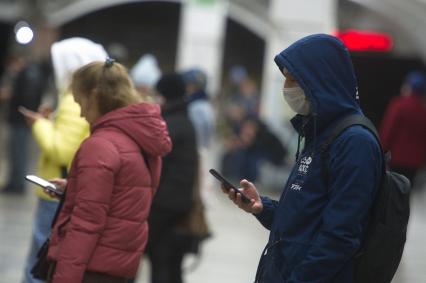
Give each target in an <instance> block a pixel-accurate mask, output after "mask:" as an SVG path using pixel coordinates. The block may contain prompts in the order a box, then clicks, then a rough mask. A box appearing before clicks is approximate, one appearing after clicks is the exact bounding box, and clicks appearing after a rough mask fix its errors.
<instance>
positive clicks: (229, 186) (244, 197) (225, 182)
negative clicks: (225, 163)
mask: <svg viewBox="0 0 426 283" xmlns="http://www.w3.org/2000/svg"><path fill="white" fill-rule="evenodd" d="M209 172H210V174H212V175H213V176H214V177H215V178H216V179H218V180H219V181H220V182H221V183H222V185H223V186H224V187H225V189H226V190H228V191H229V190H231V189H232V190H235V192H237V193H239V194H240V195H241V200H242V201H243V202H244V203H250V202H251V201H250V198H249V197H248V196H247V195H245V194H244V193H243V192H242V191H241V190H239V189H237V187H235V186H234V185H232V184H231V183H230V182H229V181H228V180H226V179H225V178H224V177H223V176H222V175H220V174H219V172H217V171H216V170H214V169H210V170H209Z"/></svg>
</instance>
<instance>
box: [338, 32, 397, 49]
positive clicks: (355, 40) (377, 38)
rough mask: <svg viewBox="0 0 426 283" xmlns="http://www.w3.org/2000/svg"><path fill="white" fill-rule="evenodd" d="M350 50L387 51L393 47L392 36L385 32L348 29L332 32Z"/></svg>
mask: <svg viewBox="0 0 426 283" xmlns="http://www.w3.org/2000/svg"><path fill="white" fill-rule="evenodd" d="M334 35H335V36H336V37H337V38H339V39H340V40H342V41H343V43H344V44H345V45H346V47H347V48H348V49H349V50H350V51H379V52H389V51H390V50H391V49H392V47H393V40H392V37H391V36H390V35H388V34H386V33H379V32H373V31H364V30H355V29H349V30H346V31H343V32H341V31H337V32H335V34H334Z"/></svg>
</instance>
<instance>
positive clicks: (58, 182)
mask: <svg viewBox="0 0 426 283" xmlns="http://www.w3.org/2000/svg"><path fill="white" fill-rule="evenodd" d="M49 182H50V183H52V184H54V185H55V187H56V189H57V190H58V191H61V192H65V189H66V187H67V183H68V182H67V179H59V178H55V179H51V180H49ZM43 191H44V192H45V193H46V194H48V195H49V196H51V197H52V198H57V199H60V198H61V195H58V194H56V193H55V192H53V191H50V190H48V189H43Z"/></svg>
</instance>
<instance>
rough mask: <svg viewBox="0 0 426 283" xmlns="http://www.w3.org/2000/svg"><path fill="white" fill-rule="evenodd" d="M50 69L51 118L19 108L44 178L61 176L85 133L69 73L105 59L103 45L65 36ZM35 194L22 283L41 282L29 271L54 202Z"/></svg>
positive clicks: (46, 232) (56, 45) (46, 231)
mask: <svg viewBox="0 0 426 283" xmlns="http://www.w3.org/2000/svg"><path fill="white" fill-rule="evenodd" d="M51 56H52V63H53V69H54V72H55V81H56V87H57V89H58V93H59V102H58V108H57V111H56V115H55V117H54V119H53V120H50V119H47V118H44V117H43V116H42V115H41V114H40V113H36V112H33V111H30V110H28V109H21V113H22V114H23V115H24V116H25V117H26V119H27V122H28V123H29V124H30V126H31V128H32V133H33V135H34V137H35V140H36V142H37V144H38V146H39V147H40V152H41V155H40V158H39V161H38V165H37V174H38V175H39V176H40V177H42V178H44V179H54V178H64V177H65V175H66V172H67V168H68V167H69V165H70V163H71V161H72V159H73V157H74V154H75V152H76V151H77V149H78V148H79V146H80V144H81V142H82V141H83V140H84V139H85V138H86V137H87V136H88V135H89V124H88V123H87V122H86V120H85V119H84V118H82V117H80V107H79V105H78V104H77V103H76V102H75V101H74V98H73V96H72V94H71V93H70V92H69V91H68V85H69V82H70V79H71V75H72V73H73V72H74V71H75V70H76V69H78V68H79V67H81V66H83V65H86V64H88V63H90V62H94V61H105V59H106V58H107V53H106V52H105V49H104V48H103V47H102V46H101V45H99V44H96V43H94V42H92V41H90V40H88V39H85V38H77V37H76V38H69V39H65V40H62V41H59V42H56V43H54V44H53V45H52V47H51ZM36 193H37V196H38V197H39V200H38V203H37V209H36V213H35V215H34V220H33V233H32V243H31V248H30V251H29V255H28V259H27V263H26V267H25V271H24V279H23V283H42V281H40V280H37V279H34V278H33V277H32V275H31V272H30V271H31V268H32V267H33V265H34V263H35V261H36V256H37V251H38V250H39V249H40V247H41V245H42V244H43V243H44V241H45V240H46V239H47V237H49V233H50V230H51V222H52V220H53V217H54V215H55V212H56V209H57V206H58V202H57V200H56V199H53V198H50V197H49V196H48V195H47V194H46V193H44V192H43V190H42V189H41V188H40V189H37V191H36Z"/></svg>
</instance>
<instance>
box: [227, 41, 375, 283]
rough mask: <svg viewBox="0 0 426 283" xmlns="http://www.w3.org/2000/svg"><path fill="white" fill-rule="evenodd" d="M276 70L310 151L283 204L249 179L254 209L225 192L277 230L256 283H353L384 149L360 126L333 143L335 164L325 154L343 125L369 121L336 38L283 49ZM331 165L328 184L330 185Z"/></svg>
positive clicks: (301, 158)
mask: <svg viewBox="0 0 426 283" xmlns="http://www.w3.org/2000/svg"><path fill="white" fill-rule="evenodd" d="M275 62H276V64H277V66H278V68H279V70H280V72H281V73H282V74H283V76H284V77H285V81H284V86H283V93H282V95H283V96H284V99H285V101H286V102H287V104H288V105H289V107H290V108H291V109H292V110H293V111H294V112H296V113H297V115H296V116H295V117H294V118H293V119H292V124H293V126H294V128H295V129H296V130H297V132H298V133H299V135H300V137H303V138H304V139H305V142H304V148H303V150H302V151H301V152H300V151H299V149H298V150H297V151H298V152H297V154H296V156H297V157H296V163H295V165H294V167H293V169H292V172H291V174H290V176H289V178H288V180H287V182H286V184H285V187H284V190H283V192H282V195H281V197H280V200H279V201H276V200H272V199H270V198H268V197H264V196H262V197H260V195H259V193H258V191H257V189H256V187H255V186H254V184H253V183H251V182H249V181H247V180H246V179H243V180H241V181H240V185H241V186H242V190H243V192H244V193H245V194H246V195H247V196H248V197H250V198H251V202H250V203H243V202H242V201H241V195H240V194H236V192H235V191H234V190H229V191H225V190H224V192H225V193H227V194H228V196H229V198H230V199H231V200H233V202H234V203H235V204H236V205H238V206H239V207H240V208H241V209H243V210H244V211H246V212H248V213H251V214H253V215H254V216H255V217H256V218H257V219H258V220H259V222H260V223H261V224H262V225H263V226H264V227H265V228H266V229H268V230H270V234H269V239H268V243H267V245H266V247H265V250H264V252H262V255H261V258H260V262H259V265H258V269H257V274H256V279H255V282H265V283H266V282H267V283H270V282H287V283H296V282H297V283H300V282H329V283H353V282H354V267H355V259H354V255H355V254H356V253H357V251H359V248H360V246H361V243H362V240H363V238H364V234H365V231H366V228H367V224H368V220H369V214H370V209H371V207H372V205H373V200H374V197H375V195H376V192H377V189H378V187H379V185H380V181H381V176H382V172H383V171H382V169H383V167H382V165H383V164H382V153H381V148H380V145H379V142H378V141H377V139H376V138H375V137H374V135H373V134H372V133H371V132H370V131H369V130H367V129H366V128H364V127H363V126H360V125H352V126H350V127H348V128H346V129H345V130H344V131H343V132H342V133H341V134H340V135H339V136H338V137H337V138H336V139H334V141H333V142H332V143H331V144H330V145H329V147H328V148H329V149H328V151H327V152H328V155H329V158H326V157H324V155H323V154H322V151H321V150H322V148H323V146H324V145H325V144H326V143H327V142H328V139H329V137H330V134H331V133H332V132H333V130H334V129H335V126H336V125H338V123H339V122H341V121H342V120H343V119H344V118H346V117H348V116H350V115H360V116H362V115H363V113H362V110H361V108H360V105H359V98H358V88H357V81H356V77H355V73H354V69H353V65H352V61H351V58H350V55H349V52H348V50H347V48H346V47H345V46H344V45H343V43H342V42H341V41H340V40H338V39H337V38H335V37H333V36H330V35H326V34H315V35H310V36H307V37H304V38H302V39H300V40H298V41H296V42H295V43H293V44H292V45H290V46H289V47H288V48H286V49H284V50H283V51H282V52H281V53H279V54H278V55H277V56H276V57H275ZM299 144H300V139H299ZM325 162H327V163H326V164H327V170H328V172H329V173H328V174H329V178H328V181H327V180H324V177H323V166H324V163H325ZM222 189H224V188H222Z"/></svg>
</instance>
